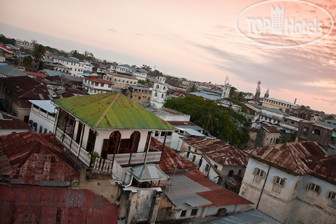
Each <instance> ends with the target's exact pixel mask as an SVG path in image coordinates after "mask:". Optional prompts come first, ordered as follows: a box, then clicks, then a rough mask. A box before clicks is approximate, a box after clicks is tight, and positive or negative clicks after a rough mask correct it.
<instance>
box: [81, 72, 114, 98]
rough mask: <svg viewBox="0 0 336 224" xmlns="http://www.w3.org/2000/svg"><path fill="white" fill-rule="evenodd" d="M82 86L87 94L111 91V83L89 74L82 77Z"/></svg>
mask: <svg viewBox="0 0 336 224" xmlns="http://www.w3.org/2000/svg"><path fill="white" fill-rule="evenodd" d="M83 88H84V89H85V90H86V92H87V93H88V94H90V95H91V94H100V93H110V92H112V83H111V82H109V81H106V80H104V79H101V78H98V77H97V76H89V77H87V78H84V79H83Z"/></svg>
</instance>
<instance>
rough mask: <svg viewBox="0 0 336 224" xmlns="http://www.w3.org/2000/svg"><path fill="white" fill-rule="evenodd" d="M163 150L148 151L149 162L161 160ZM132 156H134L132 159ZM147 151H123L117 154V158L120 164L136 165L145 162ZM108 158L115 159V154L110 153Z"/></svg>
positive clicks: (147, 160)
mask: <svg viewBox="0 0 336 224" xmlns="http://www.w3.org/2000/svg"><path fill="white" fill-rule="evenodd" d="M161 154H162V152H161V151H158V152H148V154H147V159H146V162H147V163H156V162H160V159H161ZM130 156H132V158H131V161H130ZM145 157H146V153H145V152H138V153H132V154H130V153H121V154H115V160H116V161H117V162H118V163H119V164H120V165H129V164H130V165H135V164H142V163H144V162H145ZM107 159H109V160H113V154H108V155H107Z"/></svg>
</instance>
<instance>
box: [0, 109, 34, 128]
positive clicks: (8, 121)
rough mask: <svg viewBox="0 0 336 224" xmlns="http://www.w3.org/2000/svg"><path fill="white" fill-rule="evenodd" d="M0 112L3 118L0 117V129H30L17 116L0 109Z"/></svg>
mask: <svg viewBox="0 0 336 224" xmlns="http://www.w3.org/2000/svg"><path fill="white" fill-rule="evenodd" d="M0 114H2V117H3V119H0V129H13V131H14V130H22V129H23V130H27V131H29V130H31V127H30V126H29V125H28V124H27V123H25V122H23V121H22V120H20V119H18V118H17V117H15V116H13V115H10V114H7V113H4V112H2V111H0Z"/></svg>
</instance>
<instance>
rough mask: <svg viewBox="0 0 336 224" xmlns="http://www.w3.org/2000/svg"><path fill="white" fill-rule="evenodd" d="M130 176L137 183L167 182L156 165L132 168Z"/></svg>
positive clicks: (166, 177) (166, 176)
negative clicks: (131, 175)
mask: <svg viewBox="0 0 336 224" xmlns="http://www.w3.org/2000/svg"><path fill="white" fill-rule="evenodd" d="M131 169H132V174H133V176H134V177H135V178H136V179H137V180H138V181H139V182H145V181H159V180H167V179H169V176H168V175H167V174H165V173H164V172H163V171H162V170H161V169H160V168H159V167H158V166H157V165H156V164H145V165H140V166H136V167H132V168H131Z"/></svg>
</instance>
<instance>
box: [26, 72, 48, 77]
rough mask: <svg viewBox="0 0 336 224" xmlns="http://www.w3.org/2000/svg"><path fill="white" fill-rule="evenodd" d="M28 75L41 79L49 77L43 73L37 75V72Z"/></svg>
mask: <svg viewBox="0 0 336 224" xmlns="http://www.w3.org/2000/svg"><path fill="white" fill-rule="evenodd" d="M28 75H30V76H35V77H40V78H45V77H47V75H46V74H43V73H37V72H28Z"/></svg>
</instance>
